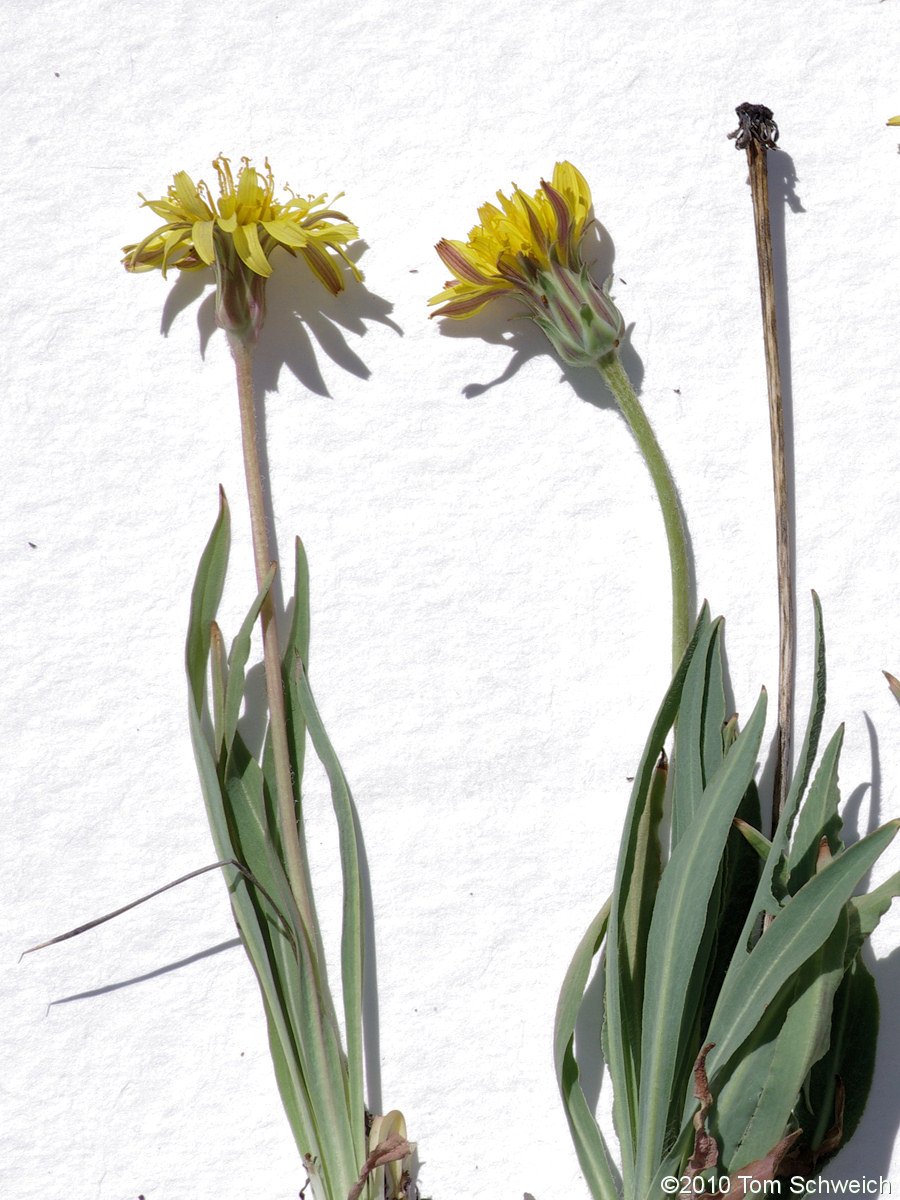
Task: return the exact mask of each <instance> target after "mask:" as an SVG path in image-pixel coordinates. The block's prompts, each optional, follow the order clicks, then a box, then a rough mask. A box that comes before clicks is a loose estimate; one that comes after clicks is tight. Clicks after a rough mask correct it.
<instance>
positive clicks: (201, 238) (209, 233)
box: [191, 219, 216, 267]
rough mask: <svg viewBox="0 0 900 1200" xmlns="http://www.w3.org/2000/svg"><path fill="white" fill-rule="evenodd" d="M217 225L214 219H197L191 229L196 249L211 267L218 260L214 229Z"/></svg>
mask: <svg viewBox="0 0 900 1200" xmlns="http://www.w3.org/2000/svg"><path fill="white" fill-rule="evenodd" d="M215 227H216V222H215V220H214V219H212V220H209V221H195V222H194V225H193V228H192V230H191V239H192V240H193V243H194V249H195V250H196V251H197V253H198V254H199V255H200V257H201V258H202V259H203V261H204V262H205V263H206V265H207V266H208V267H211V266H212V265H213V263H214V262H215V261H216V249H215V241H214V239H213V230H214V229H215Z"/></svg>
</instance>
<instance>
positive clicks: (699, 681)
mask: <svg viewBox="0 0 900 1200" xmlns="http://www.w3.org/2000/svg"><path fill="white" fill-rule="evenodd" d="M722 624H723V622H722V618H721V617H718V618H717V619H716V620H715V621H712V622H711V623H710V625H709V627H708V628H707V629H706V630H705V631H704V633H703V636H702V637H701V638H700V640H699V641H698V643H697V649H696V650H695V652H694V655H693V657H692V659H691V665H690V667H689V668H688V672H687V675H686V677H685V681H684V690H683V692H682V696H681V703H680V705H679V708H678V728H677V731H676V734H675V752H674V754H673V769H672V849H673V850H674V848H675V846H677V845H678V842H679V841H680V839H681V837H682V836H683V834H684V833H685V831H686V830H687V828H688V827H689V826H690V823H691V821H692V820H693V817H694V813H695V812H696V810H697V807H698V805H699V804H700V798H701V796H702V795H703V789H704V788H705V787H706V784H707V778H708V777H711V776H712V775H713V773H714V772H715V771H716V769H717V768H718V766H719V764H720V763H721V761H722V727H723V724H724V721H725V693H724V689H723V688H722V670H721V668H722V655H721V634H722ZM717 668H718V669H717Z"/></svg>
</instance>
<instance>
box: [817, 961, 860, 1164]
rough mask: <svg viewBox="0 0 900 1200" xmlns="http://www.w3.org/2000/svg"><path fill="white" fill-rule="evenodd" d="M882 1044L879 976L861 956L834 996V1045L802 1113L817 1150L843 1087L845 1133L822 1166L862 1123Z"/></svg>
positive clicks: (820, 1065) (820, 1064) (821, 1062)
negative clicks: (878, 1047) (839, 1088)
mask: <svg viewBox="0 0 900 1200" xmlns="http://www.w3.org/2000/svg"><path fill="white" fill-rule="evenodd" d="M877 1042H878V992H877V991H876V989H875V980H874V979H873V978H872V976H871V974H870V972H869V970H868V968H867V967H866V965H865V963H864V962H863V961H862V958H861V957H860V955H857V956H856V957H855V959H854V960H853V962H852V963H851V965H850V968H849V969H848V970H847V971H846V973H845V975H844V978H843V981H842V983H841V986H840V988H839V989H838V993H837V995H836V996H835V999H834V1010H833V1013H832V1026H831V1044H830V1045H829V1047H828V1050H827V1052H826V1054H825V1055H824V1057H822V1058H821V1059H819V1061H818V1062H817V1063H816V1065H815V1066H814V1067H813V1069H812V1072H811V1073H810V1078H809V1083H808V1085H807V1088H806V1103H805V1105H804V1106H803V1108H802V1110H801V1112H800V1113H799V1114H798V1119H799V1120H800V1123H801V1126H802V1127H803V1129H804V1130H808V1131H809V1133H808V1136H807V1137H804V1142H808V1144H809V1146H810V1147H811V1148H812V1149H813V1150H818V1148H819V1147H820V1146H821V1145H822V1143H823V1141H824V1140H825V1135H826V1134H827V1133H828V1131H829V1130H830V1129H831V1127H832V1125H833V1123H834V1120H835V1084H836V1080H837V1079H840V1080H841V1083H842V1084H843V1088H844V1111H843V1120H842V1122H841V1125H842V1128H841V1136H840V1139H839V1140H838V1142H837V1144H836V1145H835V1146H834V1147H833V1149H832V1150H831V1151H830V1153H829V1154H827V1155H826V1156H824V1158H822V1159H820V1160H819V1162H818V1163H817V1166H818V1167H819V1168H821V1166H823V1165H824V1163H825V1162H827V1161H828V1159H829V1158H832V1157H833V1156H834V1155H835V1154H837V1152H838V1150H840V1148H841V1146H843V1145H845V1144H846V1143H847V1142H848V1141H849V1140H850V1138H851V1137H852V1136H853V1134H854V1131H855V1130H856V1127H857V1126H858V1125H859V1121H860V1118H861V1117H862V1114H863V1110H864V1109H865V1106H866V1100H867V1099H868V1096H869V1090H870V1088H871V1086H872V1077H873V1075H874V1073H875V1050H876V1045H877Z"/></svg>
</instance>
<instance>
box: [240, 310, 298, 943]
mask: <svg viewBox="0 0 900 1200" xmlns="http://www.w3.org/2000/svg"><path fill="white" fill-rule="evenodd" d="M228 344H229V345H230V347H231V353H232V356H233V357H234V365H235V369H236V371H237V389H238V402H239V405H240V412H241V440H242V442H243V447H244V473H245V475H246V478H247V498H248V500H249V502H250V526H251V529H252V533H253V557H254V560H255V562H256V582H257V585H258V586H259V587H262V585H263V581H264V580H265V577H266V575H267V573H268V571H269V567H270V565H271V563H272V554H271V550H270V546H269V535H268V532H267V530H266V513H265V505H264V502H263V487H262V475H261V473H260V469H259V443H258V442H257V438H256V406H255V403H254V397H253V372H252V360H253V349H252V347H251V346H250V345H249V344H248V343H247V342H245V341H243V340H242V339H241V338H240V337H237V336H232V335H231V334H229V336H228ZM259 620H260V625H261V627H262V637H263V661H264V664H265V671H266V695H267V698H268V702H269V739H270V743H271V746H272V759H273V762H274V764H275V786H276V791H277V793H278V797H277V800H278V822H279V825H280V835H281V845H282V849H283V851H284V860H285V869H286V871H287V875H288V879H289V881H290V885H291V891H292V892H293V893H294V898H295V900H296V901H297V907H298V909H299V910H300V915H301V917H302V918H303V923H304V924H305V925H306V927H307V930H308V931H309V934H310V945H311V946H315V945H316V944H317V939H316V937H315V929H316V922H315V916H314V910H313V902H312V896H311V893H310V888H309V877H308V872H307V870H306V867H305V861H304V855H303V850H302V847H301V845H300V834H299V830H298V828H297V810H296V807H295V804H294V787H293V780H292V778H291V759H290V753H289V750H288V736H287V721H286V719H285V709H284V684H283V682H282V676H281V653H280V651H279V648H278V630H277V627H276V624H275V605H274V603H273V601H272V594H271V592H269V594H268V595H267V596H266V598H265V600H264V601H263V606H262V610H261V611H260V614H259Z"/></svg>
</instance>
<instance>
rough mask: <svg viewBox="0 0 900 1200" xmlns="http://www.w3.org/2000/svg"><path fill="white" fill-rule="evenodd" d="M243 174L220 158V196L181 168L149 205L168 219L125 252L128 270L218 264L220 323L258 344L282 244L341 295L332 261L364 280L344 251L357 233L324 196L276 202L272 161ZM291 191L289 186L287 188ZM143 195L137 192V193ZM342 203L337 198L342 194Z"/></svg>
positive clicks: (199, 267)
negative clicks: (276, 251) (234, 171)
mask: <svg viewBox="0 0 900 1200" xmlns="http://www.w3.org/2000/svg"><path fill="white" fill-rule="evenodd" d="M241 162H242V163H243V166H242V167H241V168H240V170H239V171H238V177H237V183H235V180H234V177H233V175H232V172H231V163H230V162H229V160H228V159H227V158H224V157H223V156H221V155H220V156H219V157H218V158H217V159H216V160H215V161H214V162H213V167H214V168H215V171H216V174H217V175H218V178H219V191H220V195H219V198H218V199H216V198H215V197H214V196H213V194H212V191H211V189H210V188H209V187H208V185H207V184H205V183H204V182H203V181H202V180H201V181H200V183H199V184H195V183H194V181H193V180H192V179H191V177H190V176H189V175H188V174H187V173H186V172H185V171H179V172H178V173H177V174H176V175H175V177H174V179H173V181H172V183H171V184H170V186H169V189H168V194H167V196H166V198H165V199H162V200H148V199H147V198H146V197H145V196H143V195H141V199H142V200H143V201H144V206H145V207H146V208H149V209H150V210H151V211H152V212H155V213H156V215H157V216H158V217H162V218H163V219H164V220H165V224H164V225H161V226H160V227H159V228H158V229H156V230H154V231H153V233H151V234H150V235H149V236H148V237H146V238H144V240H143V241H142V242H139V243H137V244H136V245H133V246H125V247H124V248H123V250H124V254H125V257H124V259H123V260H122V262H123V263H124V265H125V269H126V270H128V271H136V272H137V271H152V270H160V271H162V273H163V276H165V274H166V271H167V270H168V268H169V267H177V268H178V270H179V271H199V270H202V269H203V268H204V267H214V268H215V271H216V282H217V285H218V286H217V295H216V318H217V320H218V322H219V324H220V325H221V326H222V327H223V328H224V329H226V330H227V331H228V332H229V333H233V334H235V335H236V336H238V337H241V338H249V339H250V340H251V341H255V339H256V336H257V335H258V333H259V329H260V327H261V325H262V321H263V317H264V314H265V290H264V289H265V281H266V279H267V278H268V277H269V276H270V275H271V274H272V264H271V263H270V261H269V256H270V254H271V252H272V250H274V248H275V247H276V246H278V245H281V246H284V248H285V249H286V250H287V251H288V252H289V253H290V254H294V255H297V254H299V255H301V256H302V257H303V258H304V259H305V260H306V262H307V264H308V265H309V267H310V269H311V270H312V272H313V274H314V275H315V276H316V278H317V279H318V280H319V281H320V283H322V284H323V285H324V286H325V287H326V288H328V290H329V291H330V292H331V293H332V294H333V295H335V296H336V295H337V294H338V292H340V291H342V290H343V288H344V277H343V275H342V274H341V271H340V270H339V267H338V265H337V264H336V262H335V259H334V257H332V256H333V255H334V256H337V258H339V259H340V260H343V262H345V263H346V264H347V265H348V266H349V267H350V269H351V270H352V271H353V273H354V275H355V276H356V277H357V279H361V278H362V276H361V275H360V273H359V271H358V270H357V268H356V266H355V264H354V263H353V262H351V260H350V259H349V258H348V257H347V255H346V254H345V253H344V250H343V247H344V246H346V245H347V244H348V242H351V241H353V240H354V239H355V238H357V237H358V236H359V230H358V229H357V228H356V226H355V225H353V224H351V222H350V221H349V220H348V218H347V217H346V216H345V215H344V214H343V213H341V212H337V211H336V210H334V209H330V208H328V207H327V206H326V201H327V196H326V195H324V194H323V195H321V196H316V197H312V196H309V197H306V198H305V199H304V198H303V197H301V196H295V195H294V194H293V192H291V198H290V199H289V200H278V199H276V198H275V180H274V177H273V175H272V168H271V167H270V166H269V163H268V160H267V161H266V164H265V175H260V174H259V172H258V171H256V170H255V169H254V168H253V167H252V166H251V165H250V160H249V159H247V158H243V159H241ZM288 190H289V191H290V189H288ZM139 194H140V193H139ZM337 198H339V197H337Z"/></svg>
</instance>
